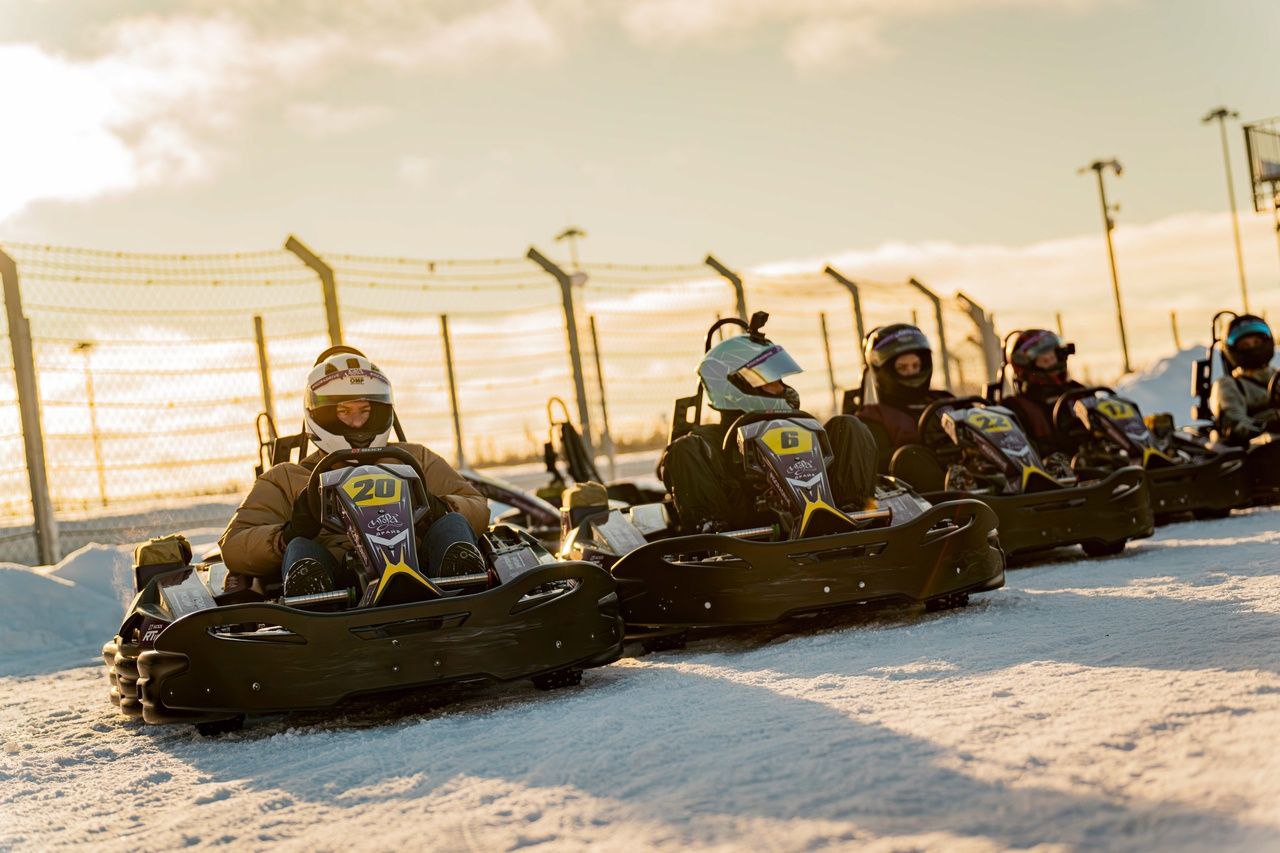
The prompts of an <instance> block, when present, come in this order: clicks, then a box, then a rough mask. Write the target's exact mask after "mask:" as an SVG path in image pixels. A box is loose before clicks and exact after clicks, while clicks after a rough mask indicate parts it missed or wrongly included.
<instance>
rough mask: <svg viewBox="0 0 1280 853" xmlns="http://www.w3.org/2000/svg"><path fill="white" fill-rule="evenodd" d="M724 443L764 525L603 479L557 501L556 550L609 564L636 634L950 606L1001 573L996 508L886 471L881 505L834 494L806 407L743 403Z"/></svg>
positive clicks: (820, 437) (817, 429)
mask: <svg viewBox="0 0 1280 853" xmlns="http://www.w3.org/2000/svg"><path fill="white" fill-rule="evenodd" d="M765 316H767V315H765ZM762 323H763V320H760V319H759V316H757V318H755V319H753V325H752V326H750V327H748V326H747V324H746V323H743V322H742V321H741V320H737V319H736V318H732V319H728V320H721V321H718V322H717V323H716V324H715V325H713V326H712V328H711V331H710V332H708V335H707V349H708V350H709V349H710V346H711V336H712V334H713V333H714V332H715V330H716V329H718V328H719V327H720V326H721V325H726V324H737V325H740V326H743V327H744V328H748V329H749V330H754V329H757V328H758V327H759V325H761V324H762ZM702 400H703V391H702V388H701V386H699V389H698V391H697V393H696V394H694V395H693V396H692V397H685V398H681V399H679V400H677V401H676V405H675V413H674V416H673V420H672V423H673V426H672V435H671V440H672V441H675V440H676V439H678V438H680V437H681V436H683V435H685V434H687V433H689V432H690V431H692V430H693V429H694V428H695V427H697V426H698V425H699V424H700V419H701V413H702ZM723 449H724V450H725V452H727V453H728V454H729V455H730V464H731V466H732V467H733V469H734V470H735V471H736V472H737V478H738V484H739V485H740V486H741V487H742V488H744V489H746V490H748V493H749V494H753V495H755V496H756V498H755V507H756V509H757V510H758V511H759V513H760V514H761V516H762V517H764V518H771V519H772V521H770V522H769V523H762V524H760V525H758V526H756V527H752V528H747V529H735V530H712V531H705V532H704V531H699V530H693V529H690V527H689V525H688V524H686V523H682V521H681V520H680V519H679V517H678V515H677V513H676V512H675V509H674V504H673V503H672V502H671V501H670V500H669V499H667V500H664V501H661V502H652V503H646V504H639V505H635V506H630V507H628V508H625V509H621V508H616V507H611V506H610V503H609V500H608V496H607V494H606V493H605V490H604V489H603V488H600V489H599V490H598V495H597V497H596V499H595V502H594V504H593V505H592V504H586V505H583V504H577V505H574V504H573V503H572V502H571V501H570V502H568V503H569V505H567V506H566V507H565V509H563V510H562V511H563V512H564V513H565V520H566V527H567V534H566V536H565V540H564V543H563V545H562V547H561V550H560V556H561V557H562V558H565V559H574V560H577V559H582V560H591V561H593V562H595V563H598V564H599V565H601V566H602V567H605V568H607V569H609V570H610V571H611V572H612V573H613V576H614V578H615V580H616V581H617V582H618V594H619V599H620V605H621V612H622V616H623V619H624V620H625V622H626V624H627V632H628V635H629V636H632V637H641V638H644V637H661V636H663V635H672V634H676V635H680V634H682V633H683V632H684V631H686V630H688V629H697V628H722V627H729V626H743V625H752V624H763V623H772V622H778V621H780V620H782V619H785V618H787V617H789V616H794V615H799V614H805V613H811V612H816V611H821V610H828V609H834V608H839V607H847V606H852V605H874V604H890V603H899V604H901V603H906V604H910V603H923V604H925V606H926V608H927V609H929V610H937V609H945V608H949V607H956V606H961V605H963V604H965V603H966V602H967V600H968V596H969V595H970V594H971V593H978V592H986V591H988V590H993V589H997V588H999V587H1001V586H1003V585H1004V554H1003V552H1002V551H1001V549H1000V546H999V542H998V540H997V538H996V536H995V525H996V517H995V514H994V513H993V512H992V511H991V509H990V508H988V507H987V506H986V505H985V504H983V503H981V502H979V501H975V500H970V499H963V498H962V499H958V500H949V501H947V502H946V503H942V504H940V505H937V506H933V505H931V504H930V503H929V502H928V501H925V500H923V499H922V498H920V496H919V495H917V494H915V493H914V492H913V491H912V490H911V489H910V488H909V487H908V486H907V485H906V484H904V483H901V482H899V481H895V480H893V479H891V478H882V481H881V485H880V487H879V488H878V489H877V491H876V502H875V506H874V507H872V508H870V509H868V508H864V507H840V506H838V505H837V504H836V501H835V500H834V499H833V497H832V492H831V486H830V481H829V479H828V466H829V465H830V464H831V463H832V460H833V456H832V453H831V448H830V444H829V441H828V439H827V436H826V433H825V431H824V430H823V428H822V426H821V425H820V424H819V423H818V421H817V420H815V419H814V418H813V417H811V416H810V415H808V414H805V413H804V412H790V413H785V414H784V413H768V414H764V413H752V414H746V415H743V416H741V417H739V418H737V419H736V420H735V421H734V422H733V423H732V425H731V426H730V427H729V428H728V430H727V432H726V433H725V437H724V444H723ZM578 494H579V495H581V494H583V493H582V492H579V493H578Z"/></svg>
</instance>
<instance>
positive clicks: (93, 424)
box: [75, 341, 107, 506]
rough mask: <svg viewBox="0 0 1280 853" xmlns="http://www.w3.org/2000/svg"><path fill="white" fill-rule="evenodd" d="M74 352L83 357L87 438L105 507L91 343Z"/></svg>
mask: <svg viewBox="0 0 1280 853" xmlns="http://www.w3.org/2000/svg"><path fill="white" fill-rule="evenodd" d="M75 350H76V352H78V353H80V354H81V355H83V356H84V393H85V398H86V401H87V402H88V404H89V436H90V438H91V439H92V441H93V466H94V470H96V471H97V473H98V500H99V501H100V502H101V503H102V505H103V506H106V505H107V473H106V470H105V466H104V465H103V462H102V435H101V434H100V433H99V432H98V408H97V406H96V405H95V404H94V400H93V369H92V367H91V366H90V364H89V353H90V352H91V351H92V350H93V342H92V341H81V342H80V343H78V344H76V346H75Z"/></svg>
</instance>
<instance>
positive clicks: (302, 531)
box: [280, 489, 320, 545]
mask: <svg viewBox="0 0 1280 853" xmlns="http://www.w3.org/2000/svg"><path fill="white" fill-rule="evenodd" d="M319 535H320V519H318V518H316V517H315V515H314V514H313V513H312V512H311V502H310V501H309V500H307V491H306V489H303V490H302V491H301V492H299V493H298V496H297V497H296V498H294V499H293V514H292V515H291V516H290V518H289V520H288V521H286V522H285V523H284V527H282V528H281V529H280V541H281V542H282V543H284V544H285V545H288V544H289V542H290V541H292V540H294V539H297V538H298V537H299V536H301V537H303V538H304V539H315V538H316V537H317V536H319Z"/></svg>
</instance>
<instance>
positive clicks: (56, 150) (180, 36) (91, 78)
mask: <svg viewBox="0 0 1280 853" xmlns="http://www.w3.org/2000/svg"><path fill="white" fill-rule="evenodd" d="M101 44H102V48H101V49H100V50H99V51H98V52H97V53H96V54H94V55H92V56H90V57H87V58H78V57H73V56H70V55H68V54H65V53H60V52H55V51H50V50H47V49H45V48H43V47H40V46H38V45H34V44H5V45H0V79H4V80H10V81H21V85H14V86H10V87H8V89H7V92H6V99H5V108H6V113H7V118H8V119H9V126H10V127H13V128H21V131H22V132H21V133H5V134H0V186H3V187H4V188H5V191H4V193H3V194H0V220H3V219H5V218H7V217H10V216H12V215H13V214H15V213H17V212H18V211H20V210H22V209H23V208H24V207H26V206H27V205H28V204H30V203H32V202H34V201H37V200H41V199H62V200H78V199H86V198H92V197H94V196H98V195H101V194H103V193H108V192H114V191H122V190H128V189H133V188H136V187H140V186H144V185H147V184H155V183H160V182H186V181H192V180H199V179H201V178H205V177H207V176H208V175H209V174H210V173H211V170H212V165H213V161H214V159H215V158H216V148H215V146H213V145H212V144H211V142H210V141H209V140H210V137H211V136H214V135H216V134H217V133H220V132H225V131H226V130H227V129H229V128H231V127H234V126H235V125H236V124H237V123H238V122H239V120H240V118H241V117H242V115H243V113H244V112H245V110H246V109H247V108H248V107H249V106H250V105H251V104H252V103H253V102H254V100H253V94H254V92H255V91H256V84H257V83H259V82H260V81H261V80H263V79H268V78H269V79H275V80H285V81H287V80H291V79H296V77H297V76H298V75H300V74H302V73H303V72H305V71H306V70H308V69H310V68H312V67H314V65H315V64H316V63H318V62H319V61H320V59H321V58H322V57H323V55H324V54H325V52H326V51H327V50H328V49H329V45H327V44H325V43H324V41H311V40H306V39H282V40H279V41H276V42H272V43H271V44H262V43H260V42H258V41H257V40H256V39H255V37H254V36H253V34H252V33H251V32H250V31H249V30H248V29H247V27H245V26H244V24H243V23H241V22H238V21H236V20H234V19H231V18H226V17H220V18H187V17H178V18H169V19H160V18H155V17H143V18H137V19H132V20H129V21H126V22H123V23H120V24H117V25H115V26H113V27H110V28H108V29H107V30H105V31H104V32H103V33H102V34H101Z"/></svg>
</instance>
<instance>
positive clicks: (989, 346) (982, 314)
mask: <svg viewBox="0 0 1280 853" xmlns="http://www.w3.org/2000/svg"><path fill="white" fill-rule="evenodd" d="M956 301H957V302H959V303H960V307H961V308H962V309H964V312H965V313H966V314H968V315H969V319H971V320H972V321H973V324H974V325H975V326H977V327H978V339H979V341H980V343H981V345H982V359H983V362H984V363H985V365H986V368H987V381H988V382H995V381H996V379H997V378H999V376H1000V358H1001V356H1000V337H999V336H998V335H997V334H996V326H995V323H994V322H993V321H992V319H991V315H990V314H988V313H987V310H986V309H985V308H983V307H982V306H981V305H979V304H978V303H977V302H974V301H973V300H972V299H970V298H969V297H968V296H967V295H965V294H964V293H957V294H956Z"/></svg>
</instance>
